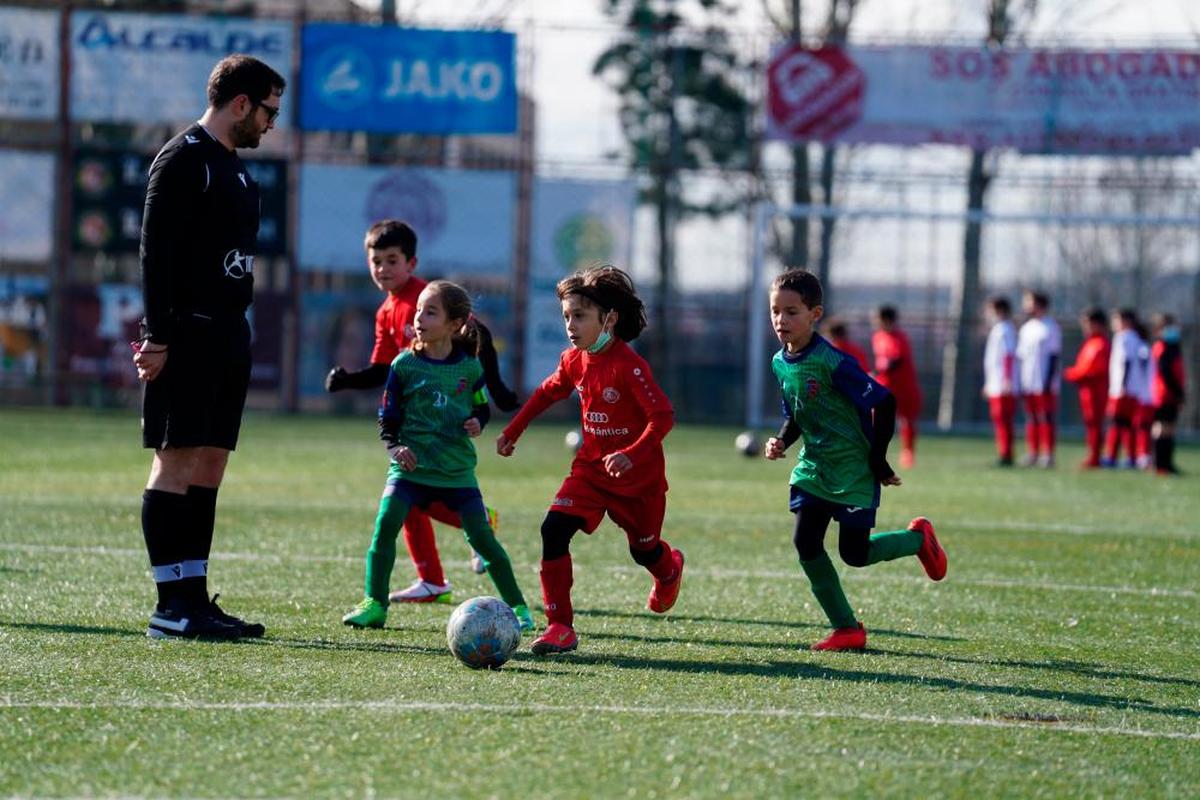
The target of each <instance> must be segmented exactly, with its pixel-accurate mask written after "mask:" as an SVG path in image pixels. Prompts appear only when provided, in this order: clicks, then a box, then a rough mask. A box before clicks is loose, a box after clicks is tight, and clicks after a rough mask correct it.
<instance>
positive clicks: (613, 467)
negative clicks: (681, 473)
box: [496, 266, 683, 655]
mask: <svg viewBox="0 0 1200 800" xmlns="http://www.w3.org/2000/svg"><path fill="white" fill-rule="evenodd" d="M557 291H558V298H559V300H560V301H561V302H562V311H563V321H564V323H565V325H566V329H567V338H568V339H570V341H571V345H572V346H571V347H570V348H568V349H567V350H565V351H563V354H562V356H561V357H560V358H559V362H558V369H557V370H555V372H554V374H553V375H551V376H550V377H548V378H546V380H544V381H542V385H541V386H539V387H538V388H537V390H536V391H534V393H533V395H532V396H531V397H530V398H529V400H528V401H526V403H525V405H524V407H523V408H522V409H521V411H520V412H519V413H518V414H517V416H516V417H514V418H513V420H512V422H510V423H509V424H508V427H507V428H505V429H504V432H503V433H501V434H500V436H499V437H498V438H497V439H496V452H497V453H499V454H500V455H502V456H511V455H512V453H513V448H514V446H515V445H516V443H517V439H519V438H520V436H521V434H522V433H523V432H524V431H525V429H526V428H527V427H528V426H529V423H530V422H532V421H533V419H534V417H536V416H537V415H538V414H540V413H542V412H543V411H545V410H546V409H547V408H549V407H550V406H551V405H553V404H554V403H556V402H558V401H559V400H564V399H566V398H567V397H568V396H570V394H571V392H572V391H578V392H579V396H580V399H581V401H582V404H583V409H582V417H583V444H582V446H581V447H580V448H579V451H578V452H577V453H576V454H575V460H574V461H573V462H572V464H571V473H570V474H569V475H568V476H567V478H566V480H564V481H563V484H562V486H561V488H559V490H558V493H557V494H556V495H555V497H554V500H553V501H552V502H551V504H550V509H549V511H548V512H547V514H546V518H545V520H544V521H543V522H542V569H541V580H542V599H543V601H544V603H545V609H546V618H547V620H548V621H549V623H550V624H549V626H548V627H547V628H546V631H545V632H544V633H543V634H542V635H541V636H540V637H538V639H537V640H535V641H534V642H533V644H532V645H531V647H530V649H531V650H533V652H534V653H536V654H537V655H548V654H551V653H565V652H567V651H569V650H574V649H575V648H576V647H577V646H578V641H579V640H578V638H577V637H576V635H575V629H574V627H573V622H574V619H573V614H572V608H571V584H572V582H573V573H572V566H571V554H570V544H571V537H573V536H574V535H575V534H576V532H578V531H581V530H582V531H584V532H585V533H592V532H593V531H594V530H596V528H597V526H599V524H600V522H601V520H603V519H604V515H605V514H608V516H609V517H610V518H611V519H612V521H613V522H615V523H616V524H617V525H618V526H619V527H620V528H621V529H622V530H624V531H625V536H626V537H627V538H628V540H629V553H630V555H632V556H633V560H634V561H636V562H637V563H638V564H640V565H642V566H643V567H645V568H646V570H647V571H649V572H650V574H651V575H652V576H654V586H653V588H652V589H651V590H650V598H649V600H648V601H647V603H646V605H647V607H648V608H649V609H650V610H651V611H654V612H656V613H658V614H662V613H665V612H666V611H667V610H669V609H670V608H671V606H673V605H674V604H675V599H676V598H677V597H678V596H679V586H680V584H681V583H682V581H683V553H681V552H680V551H678V550H674V549H672V548H671V546H670V545H669V544H667V543H666V542H665V541H664V540H663V539H662V537H661V532H662V522H663V516H664V514H665V512H666V503H667V478H666V463H665V461H664V459H663V450H662V440H663V437H665V436H666V435H667V432H668V431H670V430H671V427H672V426H673V425H674V422H675V414H674V411H673V410H672V408H671V403H670V401H669V400H667V397H666V395H665V394H663V392H662V389H660V388H659V387H658V384H656V383H655V382H654V378H653V376H651V374H650V368H649V366H647V365H646V362H645V361H644V360H643V359H642V357H641V356H639V355H638V354H637V353H635V352H634V351H633V350H632V349H631V348H630V347H629V345H628V344H626V342H628V341H631V340H633V339H636V338H637V336H638V335H639V334H640V333H641V332H642V329H643V328H645V327H646V312H645V308H644V306H643V305H642V301H641V300H640V299H639V298H638V296H637V293H636V291H635V290H634V287H633V281H631V280H630V278H629V276H628V275H627V274H625V273H624V272H623V271H621V270H619V269H617V268H616V267H611V266H606V267H594V268H592V269H588V270H584V271H583V272H580V273H576V274H574V275H571V276H568V277H567V278H564V279H563V280H561V281H559V283H558V287H557Z"/></svg>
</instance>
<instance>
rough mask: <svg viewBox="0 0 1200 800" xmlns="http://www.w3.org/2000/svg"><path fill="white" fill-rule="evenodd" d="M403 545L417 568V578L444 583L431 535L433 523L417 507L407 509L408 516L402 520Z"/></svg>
mask: <svg viewBox="0 0 1200 800" xmlns="http://www.w3.org/2000/svg"><path fill="white" fill-rule="evenodd" d="M404 546H405V547H407V548H408V557H409V558H411V559H412V562H413V566H414V567H416V568H417V577H418V578H420V579H421V580H423V581H425V582H426V583H436V584H437V585H438V586H441V585H443V584H445V583H446V576H445V575H444V574H442V560H441V559H440V558H439V557H438V549H437V540H436V539H435V538H434V536H433V523H431V522H430V521H429V516H428V515H427V514H426V513H425V512H424V511H422V510H421V509H419V508H412V509H409V511H408V517H407V518H406V519H405V520H404Z"/></svg>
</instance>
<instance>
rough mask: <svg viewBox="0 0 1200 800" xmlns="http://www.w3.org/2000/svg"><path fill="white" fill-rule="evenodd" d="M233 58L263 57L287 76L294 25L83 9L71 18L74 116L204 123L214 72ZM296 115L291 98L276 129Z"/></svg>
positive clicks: (107, 119) (119, 120) (289, 72)
mask: <svg viewBox="0 0 1200 800" xmlns="http://www.w3.org/2000/svg"><path fill="white" fill-rule="evenodd" d="M233 53H245V54H246V55H250V56H254V57H255V58H258V59H261V60H262V61H264V62H266V63H267V64H268V65H270V67H271V68H272V69H274V70H275V71H276V72H278V73H279V74H280V75H282V76H283V77H284V78H287V77H288V76H290V75H291V70H292V29H291V25H290V24H289V23H287V22H276V21H269V20H254V19H243V18H239V17H220V18H216V17H194V16H185V15H176V14H136V13H120V12H111V11H76V12H74V13H73V14H72V15H71V116H72V117H73V118H74V119H76V120H86V121H93V122H137V123H142V124H145V123H155V122H163V123H182V122H187V121H189V120H194V119H199V117H200V115H201V114H202V113H204V108H205V106H207V105H208V101H207V98H206V96H205V85H206V84H207V82H208V75H209V73H210V72H212V68H213V66H214V65H215V64H216V63H217V62H218V61H220V60H221V59H222V58H224V57H225V56H227V55H230V54H233ZM285 98H286V96H285ZM289 118H290V111H289V108H288V103H287V101H286V99H285V101H284V112H283V113H282V114H281V115H280V116H279V118H278V119H277V120H276V122H275V124H276V126H277V127H280V128H284V127H287V125H288V119H289Z"/></svg>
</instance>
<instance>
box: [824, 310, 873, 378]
mask: <svg viewBox="0 0 1200 800" xmlns="http://www.w3.org/2000/svg"><path fill="white" fill-rule="evenodd" d="M829 343H830V344H831V345H833V346H834V347H836V348H837V349H838V350H841V351H842V352H843V353H845V354H846V355H848V356H851V357H852V358H853V359H854V360H855V361H857V362H858V365H859V366H860V367H862V371H863V372H870V371H871V364H870V362H869V361H867V351H866V350H863V349H862V348H861V347H859V346H858V345H857V344H855V343H854V340H853V339H851V338H850V334H849V332H848V331H847V330H846V323H845V321H844V320H841V319H831V320H829Z"/></svg>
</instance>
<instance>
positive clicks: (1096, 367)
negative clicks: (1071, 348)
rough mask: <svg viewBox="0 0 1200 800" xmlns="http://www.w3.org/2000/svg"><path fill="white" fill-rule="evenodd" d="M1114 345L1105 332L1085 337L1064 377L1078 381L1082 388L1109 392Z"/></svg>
mask: <svg viewBox="0 0 1200 800" xmlns="http://www.w3.org/2000/svg"><path fill="white" fill-rule="evenodd" d="M1111 353H1112V347H1111V346H1110V345H1109V343H1108V337H1107V336H1105V335H1104V334H1100V333H1097V334H1093V335H1091V336H1089V337H1087V339H1084V341H1083V346H1082V347H1080V348H1079V355H1077V356H1075V363H1074V364H1072V365H1071V366H1069V367H1067V368H1066V370H1065V371H1064V372H1063V377H1064V378H1066V379H1067V380H1069V381H1070V382H1071V383H1078V384H1079V388H1080V389H1089V390H1091V391H1094V392H1105V393H1107V392H1108V360H1109V357H1110V355H1111Z"/></svg>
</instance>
